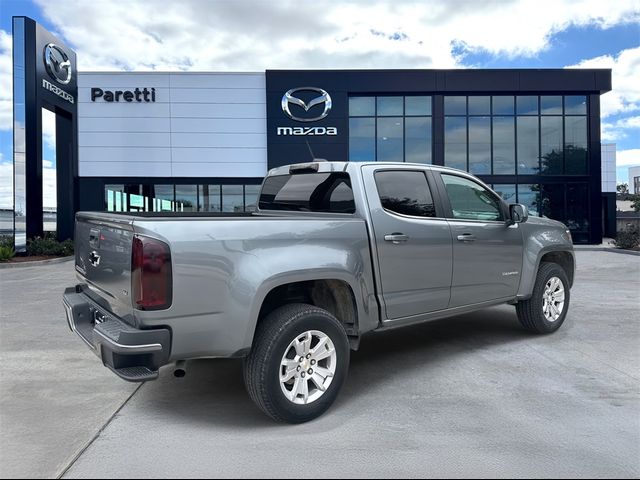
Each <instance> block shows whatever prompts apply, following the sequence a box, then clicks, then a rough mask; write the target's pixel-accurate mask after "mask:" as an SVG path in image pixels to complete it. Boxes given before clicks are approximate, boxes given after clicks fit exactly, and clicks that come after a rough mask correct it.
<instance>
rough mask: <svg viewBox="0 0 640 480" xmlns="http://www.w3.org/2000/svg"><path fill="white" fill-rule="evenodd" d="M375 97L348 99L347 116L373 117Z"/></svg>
mask: <svg viewBox="0 0 640 480" xmlns="http://www.w3.org/2000/svg"><path fill="white" fill-rule="evenodd" d="M375 100H376V99H375V97H349V115H350V116H352V117H373V116H375V114H376V103H375Z"/></svg>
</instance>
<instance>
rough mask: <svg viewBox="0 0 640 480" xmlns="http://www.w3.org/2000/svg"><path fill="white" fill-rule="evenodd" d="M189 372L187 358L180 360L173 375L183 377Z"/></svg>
mask: <svg viewBox="0 0 640 480" xmlns="http://www.w3.org/2000/svg"><path fill="white" fill-rule="evenodd" d="M186 374H187V362H186V360H178V361H177V362H176V366H175V368H174V369H173V376H174V377H176V378H182V377H184V376H185V375H186Z"/></svg>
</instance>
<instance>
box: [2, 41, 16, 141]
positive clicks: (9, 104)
mask: <svg viewBox="0 0 640 480" xmlns="http://www.w3.org/2000/svg"><path fill="white" fill-rule="evenodd" d="M11 49H12V43H11V35H10V34H9V33H7V32H5V31H4V30H0V130H11V122H12V119H13V110H12V109H13V79H12V75H13V73H12V72H13V60H12V58H11Z"/></svg>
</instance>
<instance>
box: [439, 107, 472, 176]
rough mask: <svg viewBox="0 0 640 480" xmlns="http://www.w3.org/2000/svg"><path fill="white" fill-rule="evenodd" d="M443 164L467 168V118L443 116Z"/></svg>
mask: <svg viewBox="0 0 640 480" xmlns="http://www.w3.org/2000/svg"><path fill="white" fill-rule="evenodd" d="M444 164H445V165H446V166H447V167H452V168H458V169H460V170H466V169H467V119H466V118H465V117H445V119H444Z"/></svg>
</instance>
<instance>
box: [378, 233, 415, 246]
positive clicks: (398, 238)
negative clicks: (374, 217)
mask: <svg viewBox="0 0 640 480" xmlns="http://www.w3.org/2000/svg"><path fill="white" fill-rule="evenodd" d="M384 239H385V241H387V242H393V243H394V244H396V245H398V244H399V243H401V242H406V241H407V240H409V236H408V235H405V234H404V233H392V234H391V235H385V236H384Z"/></svg>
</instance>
